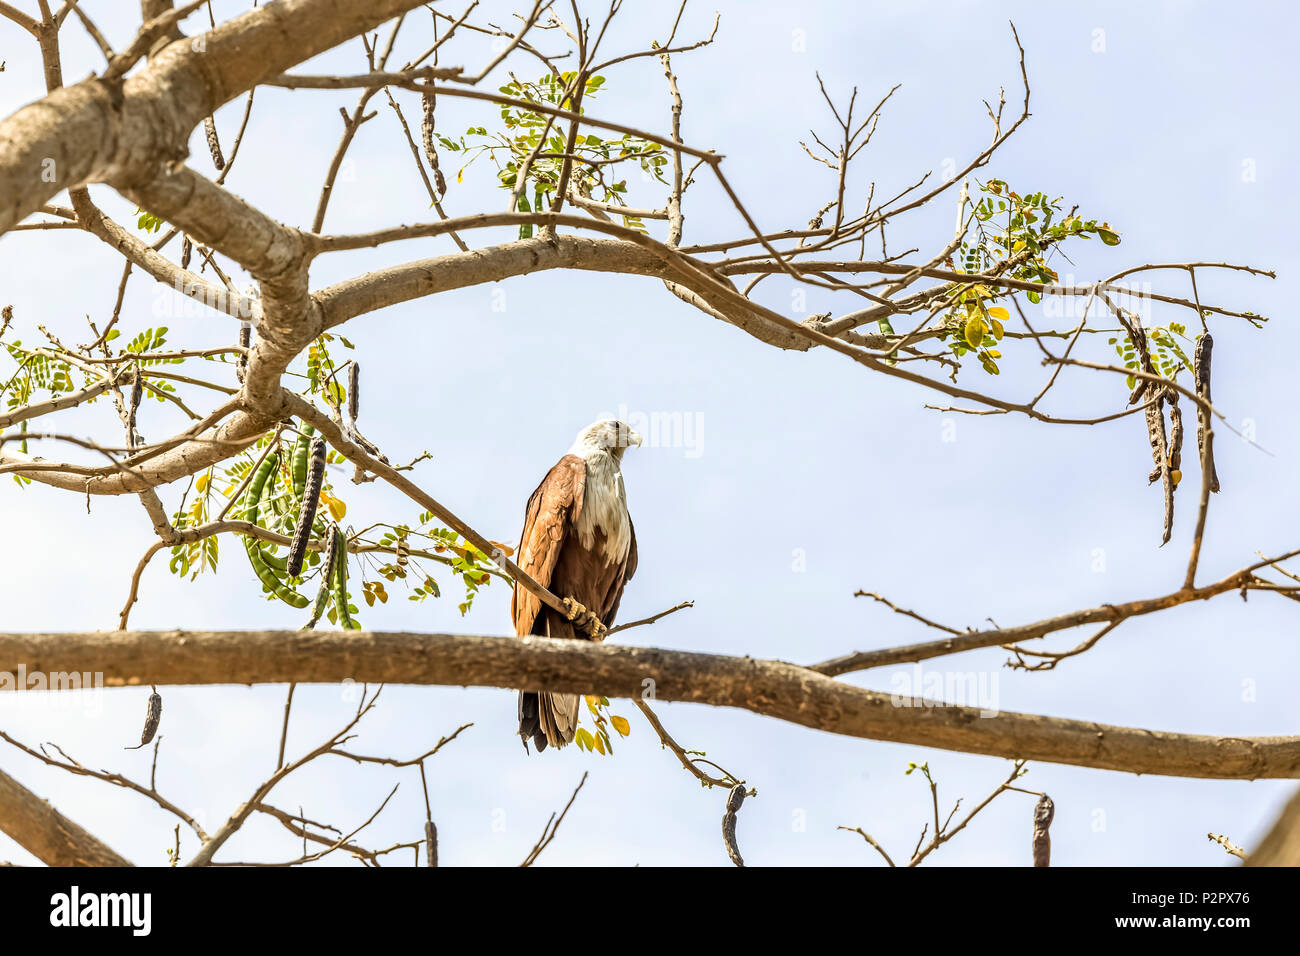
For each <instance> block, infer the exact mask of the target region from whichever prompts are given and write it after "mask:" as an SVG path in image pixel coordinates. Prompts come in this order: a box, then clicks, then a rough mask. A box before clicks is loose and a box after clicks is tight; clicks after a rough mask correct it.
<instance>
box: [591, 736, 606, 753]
mask: <svg viewBox="0 0 1300 956" xmlns="http://www.w3.org/2000/svg"><path fill="white" fill-rule="evenodd" d="M591 740H592V743H593V744H594V745H595V747H596V749H597V750H599V751H600V752H601V753H604V752H605V742H604V741H603V740H601V739H600V734H596V736H594V737H592V738H591Z"/></svg>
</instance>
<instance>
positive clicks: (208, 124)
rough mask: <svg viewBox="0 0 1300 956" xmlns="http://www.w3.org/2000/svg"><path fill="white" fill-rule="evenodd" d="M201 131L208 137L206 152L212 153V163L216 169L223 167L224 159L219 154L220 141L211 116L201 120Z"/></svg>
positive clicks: (215, 124) (224, 164) (224, 165)
mask: <svg viewBox="0 0 1300 956" xmlns="http://www.w3.org/2000/svg"><path fill="white" fill-rule="evenodd" d="M203 133H204V135H205V136H207V138H208V152H209V153H211V154H212V165H213V166H216V167H217V170H218V171H220V170H223V169H225V168H226V160H225V157H223V156H222V155H221V141H220V140H219V139H217V123H216V121H215V120H214V119H213V118H212V117H211V116H209V117H207V118H206V119H204V120H203Z"/></svg>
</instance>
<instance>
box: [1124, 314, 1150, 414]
mask: <svg viewBox="0 0 1300 956" xmlns="http://www.w3.org/2000/svg"><path fill="white" fill-rule="evenodd" d="M1115 316H1116V318H1118V319H1119V324H1120V325H1122V326H1124V331H1125V332H1127V333H1128V337H1129V341H1130V342H1132V343H1133V348H1135V349H1136V350H1137V354H1138V367H1139V368H1140V369H1141V370H1142V371H1143V372H1147V373H1148V374H1155V367H1154V366H1152V364H1151V352H1150V350H1149V349H1148V348H1147V332H1146V329H1144V328H1142V325H1141V323H1136V324H1135V323H1133V322H1131V321H1130V320H1129V317H1126V316H1125V315H1124V312H1123V310H1116V312H1115ZM1131 317H1132V318H1137V316H1135V315H1134V316H1131ZM1154 384H1155V383H1154V382H1153V381H1151V380H1150V379H1146V378H1139V379H1137V383H1136V384H1135V385H1134V386H1133V391H1132V392H1131V393H1130V394H1129V397H1128V404H1130V405H1136V404H1137V402H1138V400H1139V399H1141V398H1142V397H1143V396H1144V395H1146V393H1147V391H1148V389H1149V388H1150V387H1151V386H1152V385H1154Z"/></svg>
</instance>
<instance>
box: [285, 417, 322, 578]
mask: <svg viewBox="0 0 1300 956" xmlns="http://www.w3.org/2000/svg"><path fill="white" fill-rule="evenodd" d="M324 480H325V441H324V439H321V438H317V439H316V440H315V441H313V442H312V443H311V462H310V464H309V465H308V468H307V483H306V485H305V487H304V488H303V492H302V503H301V504H300V505H299V508H298V527H297V529H296V530H295V531H294V533H293V544H291V545H289V559H288V561H289V566H288V571H289V574H291V575H292V576H293V577H297V576H298V575H299V574H301V573H302V561H303V558H304V557H306V555H307V540H308V538H310V537H311V529H312V523H313V522H314V521H315V519H316V506H317V505H318V504H319V503H320V490H321V484H322V483H323V482H324Z"/></svg>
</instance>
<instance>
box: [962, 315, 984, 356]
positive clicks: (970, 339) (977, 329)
mask: <svg viewBox="0 0 1300 956" xmlns="http://www.w3.org/2000/svg"><path fill="white" fill-rule="evenodd" d="M965 338H966V344H967V345H969V346H970V347H971V348H973V349H974V348H979V344H980V342H982V341H984V320H983V319H981V318H980V317H979V316H978V315H972V316H971V317H970V318H969V319H967V320H966V331H965Z"/></svg>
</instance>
